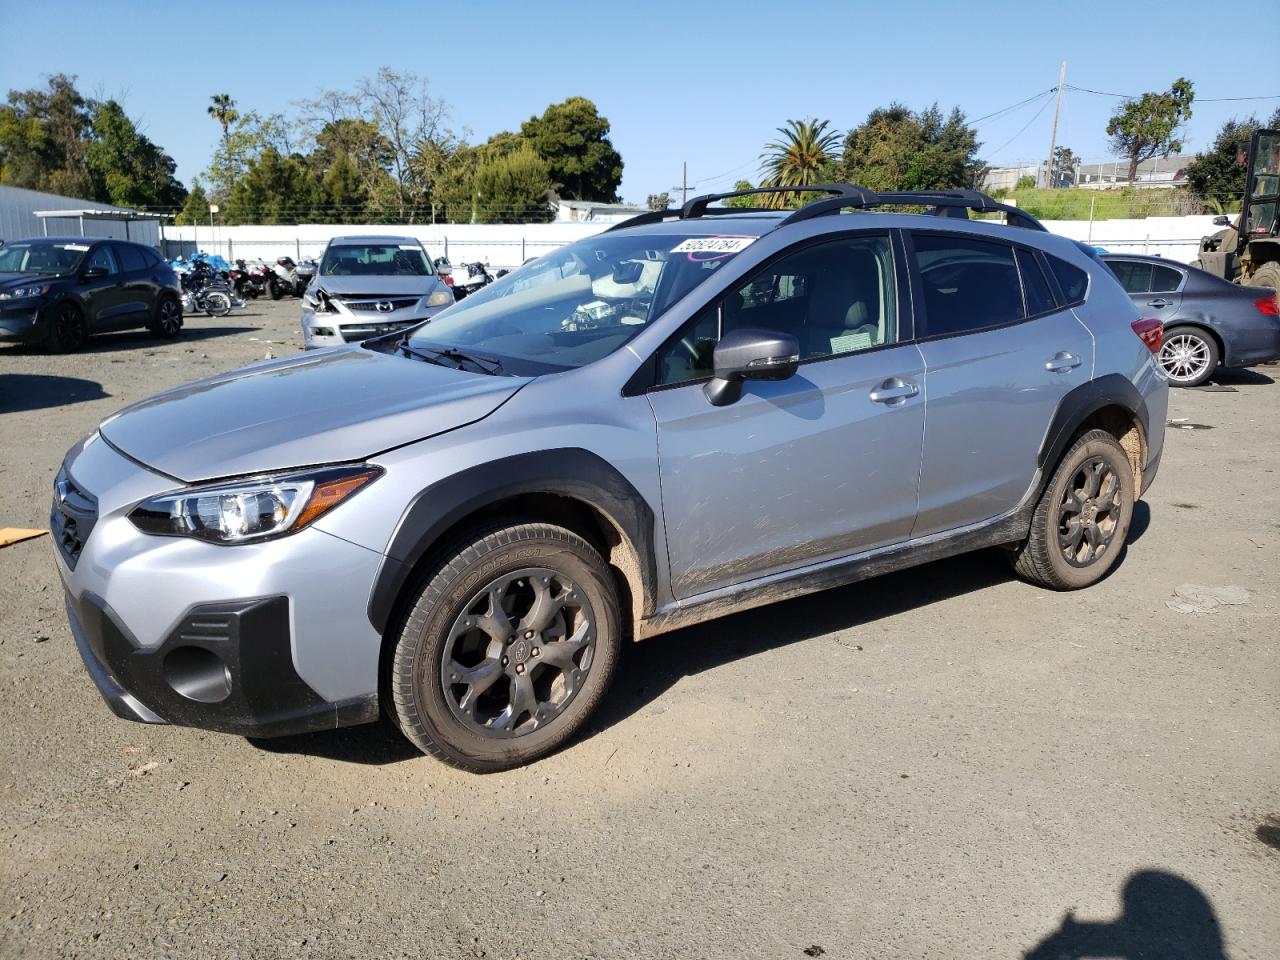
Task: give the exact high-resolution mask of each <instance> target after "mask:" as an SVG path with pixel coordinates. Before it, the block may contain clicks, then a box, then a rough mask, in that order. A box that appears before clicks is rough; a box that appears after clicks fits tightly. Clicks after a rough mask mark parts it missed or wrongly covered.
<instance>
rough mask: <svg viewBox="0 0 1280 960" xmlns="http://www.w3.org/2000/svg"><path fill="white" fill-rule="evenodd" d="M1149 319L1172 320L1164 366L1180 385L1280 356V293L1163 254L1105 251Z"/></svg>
mask: <svg viewBox="0 0 1280 960" xmlns="http://www.w3.org/2000/svg"><path fill="white" fill-rule="evenodd" d="M1102 260H1103V262H1105V263H1106V264H1107V266H1109V267H1110V268H1111V270H1112V272H1113V273H1114V274H1115V275H1116V277H1117V278H1118V279H1119V280H1120V284H1121V286H1123V287H1124V288H1125V290H1126V291H1127V292H1128V294H1129V297H1130V299H1132V300H1133V302H1134V304H1135V305H1136V306H1137V308H1138V310H1139V311H1140V312H1141V313H1142V315H1143V316H1144V317H1156V318H1158V319H1160V320H1162V321H1163V322H1164V342H1163V344H1162V345H1161V347H1160V366H1161V367H1163V368H1164V372H1165V373H1166V374H1168V375H1169V382H1170V383H1171V384H1172V385H1174V386H1177V387H1195V386H1199V385H1200V384H1202V383H1204V382H1205V381H1206V380H1208V379H1209V378H1210V377H1211V376H1213V374H1214V371H1216V370H1217V369H1218V367H1219V366H1223V367H1247V366H1251V365H1252V364H1255V363H1266V362H1267V361H1269V360H1277V359H1280V309H1278V308H1277V305H1276V295H1275V293H1273V292H1272V291H1271V290H1269V289H1264V288H1262V287H1242V286H1240V285H1239V284H1235V283H1229V282H1227V281H1226V280H1222V279H1220V278H1219V277H1215V276H1213V274H1210V273H1205V272H1204V271H1203V270H1196V269H1195V268H1194V267H1188V266H1186V265H1184V264H1181V263H1173V262H1170V261H1168V260H1164V259H1162V258H1160V257H1145V256H1141V255H1139V254H1134V253H1108V254H1104V255H1103V256H1102Z"/></svg>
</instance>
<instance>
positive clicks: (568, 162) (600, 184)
mask: <svg viewBox="0 0 1280 960" xmlns="http://www.w3.org/2000/svg"><path fill="white" fill-rule="evenodd" d="M520 133H521V134H522V135H523V136H524V137H525V139H527V140H528V141H529V143H530V144H532V146H533V149H534V151H535V152H536V153H537V154H538V156H540V157H542V159H543V160H545V161H546V163H547V167H548V169H549V170H550V171H551V179H552V180H553V181H554V182H555V185H556V190H558V191H559V192H560V195H561V196H563V197H566V198H568V199H571V200H594V201H598V202H614V201H616V200H617V199H618V186H619V185H620V184H621V183H622V157H621V156H620V155H619V154H618V151H617V150H615V149H614V148H613V142H612V141H611V140H610V139H609V121H608V120H607V119H606V118H604V117H602V116H600V112H599V110H597V108H596V105H595V104H594V103H592V102H591V101H590V100H588V99H587V98H586V97H570V98H569V99H567V100H565V101H564V102H563V103H553V104H551V105H550V106H549V107H547V109H546V110H544V111H543V113H542V116H540V117H536V116H535V117H530V118H529V119H528V120H526V121H525V122H524V123H522V124H521V125H520Z"/></svg>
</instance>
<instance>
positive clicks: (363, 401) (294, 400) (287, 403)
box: [99, 347, 528, 483]
mask: <svg viewBox="0 0 1280 960" xmlns="http://www.w3.org/2000/svg"><path fill="white" fill-rule="evenodd" d="M527 382H528V380H526V379H519V378H514V377H494V376H488V375H486V374H481V373H471V372H468V371H465V370H454V369H452V368H450V367H443V366H438V365H435V364H431V363H425V362H423V361H420V360H413V359H410V358H407V357H400V356H393V355H389V354H382V353H375V352H372V351H369V350H365V349H362V348H356V347H339V348H337V349H336V350H332V351H324V352H317V353H308V354H304V355H302V356H298V357H290V358H288V359H284V360H273V361H268V362H266V363H260V364H255V365H253V366H251V367H245V368H244V369H242V370H236V371H233V372H231V373H227V374H223V375H221V376H216V377H210V378H209V379H207V380H200V381H197V382H195V383H192V384H188V385H187V386H184V387H178V388H176V389H174V390H168V391H165V392H164V393H159V394H156V395H155V396H154V397H150V398H149V399H147V400H143V401H141V402H139V403H135V404H133V405H132V406H129V407H125V408H124V409H123V410H121V411H120V412H119V413H118V414H116V415H115V416H113V417H109V418H108V419H107V420H104V421H103V423H102V425H101V427H100V428H99V429H100V430H101V433H102V435H103V436H104V437H105V438H106V439H107V440H108V441H109V442H110V443H111V444H112V445H113V446H115V447H117V448H118V449H120V450H122V451H123V452H124V453H126V454H128V455H129V456H130V457H133V458H134V459H135V460H137V461H139V462H140V463H142V464H144V465H146V466H148V467H151V468H153V469H155V470H158V471H160V472H162V473H166V474H168V475H169V476H171V477H176V478H177V479H179V480H182V481H185V482H187V483H195V482H197V481H202V480H213V479H217V478H220V477H233V476H240V475H244V474H252V473H263V472H267V471H273V470H284V469H288V468H291V467H303V466H309V465H311V464H317V463H339V462H343V461H349V460H360V459H363V458H365V457H368V456H372V455H373V454H375V453H379V452H381V451H383V450H387V449H389V448H391V447H395V446H400V445H402V444H405V443H411V442H413V441H415V440H421V439H424V438H426V437H429V436H433V435H435V434H438V433H443V432H445V431H447V430H453V429H455V428H457V427H461V426H465V425H466V424H468V423H474V422H475V421H477V420H480V419H482V418H484V417H486V416H488V415H489V414H490V413H492V412H493V411H494V410H496V409H497V408H498V407H500V406H501V405H502V404H503V403H504V402H505V401H506V400H507V399H509V398H510V397H511V396H512V395H514V394H515V393H516V391H517V390H519V389H520V388H521V387H522V386H523V385H524V384H525V383H527Z"/></svg>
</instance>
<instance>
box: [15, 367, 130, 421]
mask: <svg viewBox="0 0 1280 960" xmlns="http://www.w3.org/2000/svg"><path fill="white" fill-rule="evenodd" d="M109 396H111V394H109V393H106V392H105V391H104V390H103V389H102V384H100V383H98V382H97V381H96V380H81V379H79V378H77V377H55V376H46V375H44V374H39V373H0V413H21V412H24V411H28V410H44V409H46V408H48V407H64V406H69V405H71V404H73V403H84V402H85V401H86V400H101V399H103V398H104V397H109Z"/></svg>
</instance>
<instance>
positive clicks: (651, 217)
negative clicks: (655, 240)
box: [605, 183, 1045, 233]
mask: <svg viewBox="0 0 1280 960" xmlns="http://www.w3.org/2000/svg"><path fill="white" fill-rule="evenodd" d="M763 193H828V194H831V196H829V197H823V198H822V199H820V200H814V201H813V202H811V203H806V204H805V205H804V206H803V207H801V208H800V209H799V210H795V211H793V212H792V213H791V214H790V215H788V216H787V217H785V218H784V219H783V220H782V221H781V222H780V223H779V224H778V226H779V227H785V226H786V225H787V224H789V223H801V222H803V221H805V220H812V219H813V218H814V217H822V216H826V215H827V214H832V213H839V212H840V211H841V210H869V209H871V208H872V207H885V206H921V207H932V208H933V213H934V215H935V216H940V217H959V218H962V219H968V216H969V213H968V211H970V210H974V211H976V212H978V213H1003V214H1004V215H1005V218H1006V221H1007V222H1008V224H1009V225H1010V226H1014V227H1025V228H1027V229H1030V230H1044V229H1045V228H1044V225H1043V224H1042V223H1041V222H1040V221H1039V220H1037V219H1036V218H1035V217H1033V216H1031V214H1029V213H1027V212H1026V211H1025V210H1019V209H1018V208H1017V207H1013V206H1009V205H1008V204H1005V203H1000V202H998V201H996V200H994V199H992V198H991V197H989V196H987V195H986V194H985V193H982V192H981V191H980V190H894V191H886V192H884V193H877V192H876V191H874V190H869V189H867V188H866V187H860V186H858V185H857V184H854V183H815V184H811V185H809V186H807V187H752V188H751V189H749V190H733V191H731V192H729V193H706V194H703V195H702V196H700V197H694V198H693V199H692V200H690V201H689V202H688V203H686V204H685V205H684V206H683V207H680V208H679V209H677V208H675V207H666V208H664V209H662V210H649V211H647V212H645V213H641V214H637V215H636V216H634V217H631V218H629V219H627V220H623V221H621V222H620V223H615V224H612V225H611V226H610V227H608V228H607V229H606V230H605V232H606V233H608V232H610V231H613V230H624V229H626V228H627V227H640V226H643V225H645V224H647V223H661V222H662V221H663V220H670V219H675V218H679V219H681V220H691V219H695V218H697V217H708V216H723V215H732V214H741V213H765V212H768V213H773V212H776V211H773V210H765V209H762V208H760V207H750V208H746V207H713V206H711V204H712V203H714V202H716V201H717V200H728V199H730V198H732V197H750V196H757V195H759V194H763ZM775 229H776V228H775Z"/></svg>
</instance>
